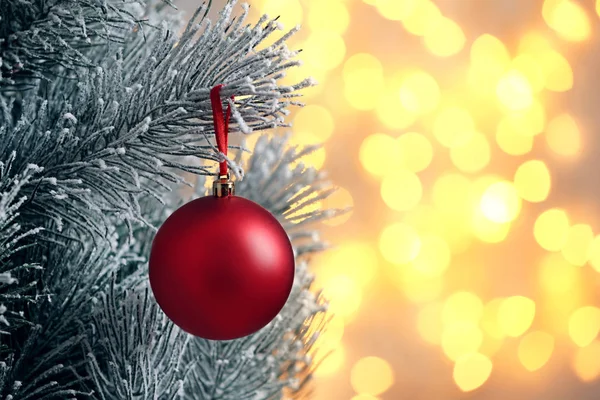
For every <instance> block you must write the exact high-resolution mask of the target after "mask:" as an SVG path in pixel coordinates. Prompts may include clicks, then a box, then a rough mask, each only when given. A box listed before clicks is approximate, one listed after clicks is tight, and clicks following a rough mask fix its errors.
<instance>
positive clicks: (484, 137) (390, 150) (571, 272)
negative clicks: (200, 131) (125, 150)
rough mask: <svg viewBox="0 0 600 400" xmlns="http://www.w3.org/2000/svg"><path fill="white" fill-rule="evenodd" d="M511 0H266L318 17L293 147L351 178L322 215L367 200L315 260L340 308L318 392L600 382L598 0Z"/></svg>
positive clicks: (348, 394)
mask: <svg viewBox="0 0 600 400" xmlns="http://www.w3.org/2000/svg"><path fill="white" fill-rule="evenodd" d="M513 3H514V4H513V5H512V6H511V7H507V4H506V2H492V1H487V2H485V1H478V0H448V1H441V0H362V1H349V0H327V1H319V0H291V1H289V2H288V1H287V0H286V1H277V2H275V1H273V0H257V1H256V6H255V5H254V3H253V4H252V7H251V12H253V11H254V12H256V11H260V10H263V9H264V10H266V11H268V12H269V14H271V15H272V16H276V15H278V14H280V15H281V16H282V18H281V19H280V21H282V22H283V23H284V25H285V26H286V28H291V27H293V26H294V25H295V24H297V23H302V24H303V25H304V27H303V29H302V30H301V31H300V32H299V33H298V34H295V35H294V36H293V37H292V39H290V46H289V48H290V50H293V51H295V50H302V51H301V52H300V53H299V58H300V59H301V60H302V61H303V65H302V66H300V67H298V68H294V69H292V70H290V71H289V72H286V73H287V76H286V77H285V78H284V79H285V80H284V82H285V84H286V85H293V84H296V83H297V82H299V81H300V80H301V79H303V78H305V77H306V76H307V75H310V76H312V77H314V78H315V79H316V80H317V81H319V82H320V85H318V86H317V87H314V88H312V87H311V88H307V89H303V93H302V97H298V98H293V99H292V98H290V99H289V101H301V102H305V103H307V104H308V106H306V107H304V108H303V109H297V110H294V108H293V107H292V108H291V111H292V113H293V115H292V117H293V126H292V131H293V133H294V134H293V135H292V144H297V145H300V146H305V145H313V144H321V143H323V144H324V146H323V148H321V149H319V150H317V151H315V152H313V153H311V154H309V155H306V156H305V157H303V159H302V162H303V163H304V164H306V165H314V166H316V167H321V166H323V167H325V169H326V170H327V171H328V172H329V173H330V175H331V178H332V180H333V181H334V182H336V183H338V184H340V185H341V186H343V187H342V188H341V189H340V190H339V191H338V192H337V193H336V194H334V195H333V196H332V197H331V198H330V199H326V200H323V199H320V200H318V201H315V203H314V204H313V205H311V207H310V209H311V210H316V207H317V206H323V207H327V208H342V209H344V208H346V207H348V206H353V208H354V210H353V212H349V213H346V214H344V215H341V216H338V217H336V218H333V219H331V220H327V221H325V226H324V230H325V231H326V232H324V233H323V235H322V236H323V238H326V239H327V240H328V241H331V245H332V247H331V249H328V250H327V251H324V252H320V253H318V254H316V255H314V256H311V260H310V261H311V262H310V263H309V264H310V265H311V268H312V270H313V271H314V273H315V282H314V285H315V290H319V289H320V288H325V291H324V295H325V296H326V297H331V307H330V312H332V313H334V314H335V315H336V317H335V318H336V319H334V320H333V322H332V324H331V330H330V331H329V333H326V334H325V335H323V337H322V338H321V339H319V340H320V343H321V345H319V346H320V347H322V348H323V349H330V350H335V351H334V352H333V353H332V355H331V357H330V358H326V359H325V360H323V362H322V366H321V367H320V368H319V369H317V384H316V394H315V399H316V400H342V399H352V400H377V399H384V398H386V399H387V398H390V399H395V398H402V397H403V396H404V397H406V396H409V397H410V396H413V397H414V395H413V394H414V393H418V394H419V396H417V397H423V398H427V399H429V398H432V399H437V398H443V399H447V400H458V399H467V398H478V399H479V398H488V397H490V398H492V397H493V398H496V397H497V398H514V397H515V396H517V397H519V398H521V397H522V398H527V399H531V400H541V399H545V398H547V397H548V393H555V392H556V393H557V396H563V397H565V398H570V397H577V398H582V399H583V398H594V396H595V392H597V385H598V382H600V340H599V339H598V333H599V330H600V322H599V321H600V317H599V313H600V311H599V310H600V304H599V303H598V296H597V283H598V282H599V280H598V276H597V274H598V273H600V234H599V232H600V228H599V226H598V215H600V213H599V210H598V202H597V201H595V199H594V197H593V196H594V193H595V192H594V187H595V186H594V180H593V177H594V176H595V175H594V168H595V167H596V166H595V163H596V158H597V157H594V154H595V151H596V147H597V146H598V144H597V142H598V141H597V139H596V134H595V132H594V131H595V127H596V126H597V124H596V119H597V118H598V116H597V115H596V114H597V113H595V112H594V104H595V100H594V96H595V95H596V91H597V90H596V89H595V84H594V82H595V81H594V79H593V77H594V76H595V75H594V74H595V68H596V64H597V63H596V61H595V60H596V57H595V53H594V43H595V39H596V36H597V35H598V32H600V31H599V30H598V27H599V26H600V0H597V1H596V2H595V7H596V9H595V10H594V4H592V3H594V2H591V1H590V2H582V1H578V0H543V1H539V2H519V1H517V2H513ZM525 3H527V4H525ZM253 9H254V10H253ZM268 9H270V10H268ZM299 9H300V10H299ZM298 10H299V11H298ZM290 13H292V14H293V15H289V14H290ZM286 15H287V16H286ZM284 32H285V31H284ZM271 43H273V42H268V43H267V44H271ZM261 49H262V47H261ZM270 84H271V83H270V82H267V81H266V80H265V85H266V86H265V87H267V86H269V85H270ZM285 101H288V99H286V100H285ZM253 137H255V135H250V136H249V138H248V140H249V142H251V141H252V140H253V139H252V138H253ZM250 148H252V143H250ZM324 178H325V177H324ZM590 179H591V180H590ZM319 185H320V182H319V183H318V184H317V187H320V186H319ZM273 190H275V188H273ZM295 223H298V224H305V223H306V221H305V220H302V221H299V220H295ZM311 229H312V228H311ZM307 236H310V237H306V238H305V237H303V238H301V239H302V240H306V241H307V242H310V240H312V239H314V238H315V237H316V233H314V234H313V233H312V232H311V233H309V234H307ZM328 314H329V313H328ZM373 355H379V356H381V357H384V358H385V360H383V359H380V358H377V357H373ZM319 357H323V356H322V355H321V356H316V358H317V360H318V361H321V359H320V358H319ZM365 360H367V361H365ZM368 360H371V361H368ZM373 360H375V361H373ZM369 362H373V363H374V364H373V365H375V366H374V367H370V366H369V365H370V364H369ZM452 364H454V369H453V371H452V372H451V371H450V370H449V366H450V365H452ZM365 365H366V367H365ZM492 367H493V368H492ZM361 368H363V370H361ZM492 369H494V372H492ZM365 371H366V372H365ZM496 373H497V374H498V375H497V376H492V374H494V375H495V374H496ZM450 374H452V378H453V380H451V379H450V376H449V375H450ZM490 377H491V379H490ZM558 377H560V379H557V378H558ZM395 380H397V384H395V385H394V384H393V383H394V381H395ZM382 382H383V383H382ZM578 382H582V383H578ZM583 382H585V384H583ZM480 388H481V391H478V392H476V393H464V392H471V391H474V390H477V389H480Z"/></svg>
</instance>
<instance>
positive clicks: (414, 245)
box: [379, 223, 421, 264]
mask: <svg viewBox="0 0 600 400" xmlns="http://www.w3.org/2000/svg"><path fill="white" fill-rule="evenodd" d="M379 249H380V250H381V254H382V255H383V257H384V258H385V259H386V260H387V261H389V262H391V263H393V264H405V263H407V262H409V261H412V260H414V259H415V258H416V257H417V255H418V254H419V251H420V250H421V239H420V238H419V235H418V234H417V232H416V231H415V230H414V229H413V228H412V227H411V226H409V225H406V224H403V223H394V224H392V225H389V226H387V227H386V228H385V229H384V230H383V231H382V233H381V236H380V237H379Z"/></svg>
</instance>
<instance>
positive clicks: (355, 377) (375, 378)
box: [350, 357, 394, 395]
mask: <svg viewBox="0 0 600 400" xmlns="http://www.w3.org/2000/svg"><path fill="white" fill-rule="evenodd" d="M393 383H394V371H393V370H392V367H391V366H390V364H389V363H388V362H387V361H385V360H383V359H381V358H379V357H364V358H361V359H360V360H358V361H357V362H356V364H354V366H353V367H352V370H351V371H350V384H351V385H352V388H353V389H354V391H355V392H356V393H359V394H370V395H378V394H381V393H383V392H385V391H386V390H388V389H389V388H390V386H392V384H393Z"/></svg>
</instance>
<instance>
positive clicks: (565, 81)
mask: <svg viewBox="0 0 600 400" xmlns="http://www.w3.org/2000/svg"><path fill="white" fill-rule="evenodd" d="M537 59H538V62H539V64H540V66H541V67H542V69H543V71H544V76H545V81H546V89H548V90H551V91H553V92H566V91H567V90H570V89H571V88H572V87H573V69H572V68H571V65H570V64H569V61H567V59H566V58H565V57H563V56H562V55H561V54H560V53H558V52H556V51H554V50H550V51H547V52H545V53H543V54H541V55H539V56H538V58H537Z"/></svg>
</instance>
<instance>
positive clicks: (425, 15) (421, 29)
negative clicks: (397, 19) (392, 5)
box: [388, 0, 443, 36]
mask: <svg viewBox="0 0 600 400" xmlns="http://www.w3.org/2000/svg"><path fill="white" fill-rule="evenodd" d="M388 1H391V2H393V1H397V0H388ZM441 18H443V17H442V13H441V12H440V10H439V8H438V7H437V6H436V5H435V3H434V2H432V1H430V0H419V1H418V3H417V5H416V7H415V8H414V9H413V10H412V12H411V13H410V15H407V16H406V18H404V19H403V21H402V24H403V25H404V29H406V30H407V31H408V32H409V33H412V34H413V35H417V36H423V35H425V33H426V32H428V31H429V30H430V29H431V27H433V26H435V24H437V23H438V22H439V20H440V19H441Z"/></svg>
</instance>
